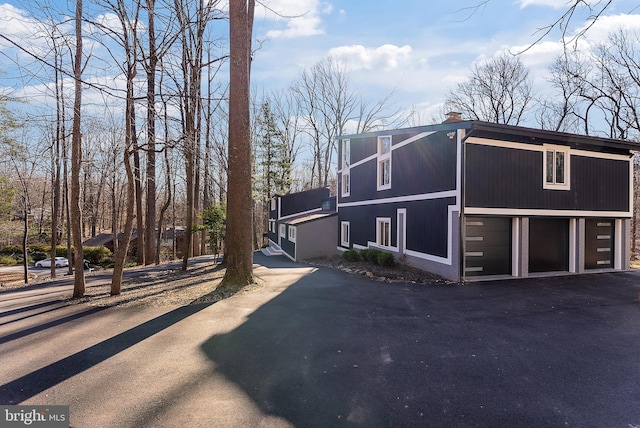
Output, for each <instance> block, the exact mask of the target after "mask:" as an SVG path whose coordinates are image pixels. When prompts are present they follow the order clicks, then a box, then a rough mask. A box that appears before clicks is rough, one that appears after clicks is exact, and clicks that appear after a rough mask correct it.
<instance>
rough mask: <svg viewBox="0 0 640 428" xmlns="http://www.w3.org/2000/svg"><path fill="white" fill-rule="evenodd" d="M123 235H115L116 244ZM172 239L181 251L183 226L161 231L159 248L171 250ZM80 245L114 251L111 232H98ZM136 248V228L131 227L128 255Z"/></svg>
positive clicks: (183, 240)
mask: <svg viewBox="0 0 640 428" xmlns="http://www.w3.org/2000/svg"><path fill="white" fill-rule="evenodd" d="M123 235H124V233H123V232H119V233H118V237H117V239H118V244H120V243H121V242H122V236H123ZM174 241H175V245H176V246H177V247H176V248H177V249H178V252H179V253H181V252H182V248H184V246H185V241H186V234H185V228H184V227H180V226H178V227H176V229H175V230H174V229H173V228H167V229H165V230H164V231H163V232H162V236H161V241H160V246H161V248H166V249H168V250H171V249H172V248H173V245H174ZM82 245H83V246H85V247H99V246H104V247H107V248H108V249H109V250H111V252H113V251H114V246H113V234H112V233H99V234H97V235H96V236H93V237H91V238H89V239H87V240H86V241H84V242H83V243H82ZM137 250H138V231H137V229H133V231H132V232H131V239H130V240H129V253H130V255H135V254H136V251H137Z"/></svg>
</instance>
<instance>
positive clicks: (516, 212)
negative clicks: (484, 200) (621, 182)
mask: <svg viewBox="0 0 640 428" xmlns="http://www.w3.org/2000/svg"><path fill="white" fill-rule="evenodd" d="M464 213H465V214H471V215H507V216H520V217H531V216H545V217H625V218H627V217H631V213H630V212H624V211H578V210H542V209H517V208H475V207H465V209H464Z"/></svg>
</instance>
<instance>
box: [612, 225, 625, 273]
mask: <svg viewBox="0 0 640 428" xmlns="http://www.w3.org/2000/svg"><path fill="white" fill-rule="evenodd" d="M613 227H614V231H613V234H614V235H615V240H614V245H615V248H614V250H613V268H614V269H618V270H622V253H623V251H624V250H623V249H624V248H625V243H624V242H623V239H622V220H620V219H615V221H614V226H613ZM625 257H628V256H625Z"/></svg>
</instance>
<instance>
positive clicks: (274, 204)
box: [271, 198, 276, 211]
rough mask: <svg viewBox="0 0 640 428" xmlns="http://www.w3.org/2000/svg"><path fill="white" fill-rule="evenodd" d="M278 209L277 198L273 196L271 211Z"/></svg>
mask: <svg viewBox="0 0 640 428" xmlns="http://www.w3.org/2000/svg"><path fill="white" fill-rule="evenodd" d="M275 210H276V198H271V211H275Z"/></svg>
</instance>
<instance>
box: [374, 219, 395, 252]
mask: <svg viewBox="0 0 640 428" xmlns="http://www.w3.org/2000/svg"><path fill="white" fill-rule="evenodd" d="M382 223H389V229H388V230H389V234H388V236H387V238H388V245H384V244H383V243H382V236H381V234H380V226H381V224H382ZM376 244H377V245H378V246H379V247H380V248H391V217H376Z"/></svg>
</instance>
